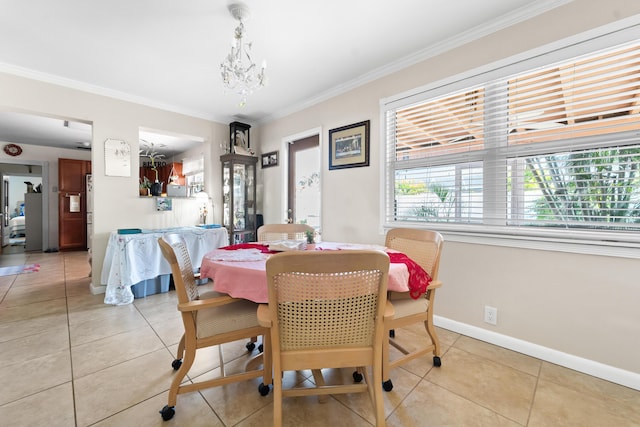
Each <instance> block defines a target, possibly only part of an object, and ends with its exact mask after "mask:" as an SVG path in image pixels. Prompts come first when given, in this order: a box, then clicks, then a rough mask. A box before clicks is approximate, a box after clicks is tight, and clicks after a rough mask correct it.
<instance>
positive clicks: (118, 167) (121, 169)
mask: <svg viewBox="0 0 640 427" xmlns="http://www.w3.org/2000/svg"><path fill="white" fill-rule="evenodd" d="M104 174H105V175H107V176H131V146H129V143H128V142H126V141H123V140H121V139H107V140H106V141H105V142H104Z"/></svg>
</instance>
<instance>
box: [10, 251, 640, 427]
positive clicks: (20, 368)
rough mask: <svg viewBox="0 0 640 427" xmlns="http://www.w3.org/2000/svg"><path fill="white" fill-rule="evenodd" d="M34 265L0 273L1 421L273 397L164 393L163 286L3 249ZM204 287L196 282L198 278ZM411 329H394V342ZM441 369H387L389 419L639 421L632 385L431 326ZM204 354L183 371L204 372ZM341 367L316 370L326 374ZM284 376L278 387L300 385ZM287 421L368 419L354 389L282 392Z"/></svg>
mask: <svg viewBox="0 0 640 427" xmlns="http://www.w3.org/2000/svg"><path fill="white" fill-rule="evenodd" d="M21 263H39V264H41V269H40V271H39V272H37V273H29V274H21V275H14V276H4V277H0V360H2V365H1V366H0V425H3V426H45V425H46V426H47V427H54V426H65V427H66V426H136V427H143V426H172V425H175V426H189V427H191V426H260V427H262V426H268V425H271V416H272V404H271V402H272V397H271V394H269V395H268V396H266V397H262V396H260V395H259V394H258V392H257V386H258V383H259V382H260V381H259V380H257V381H248V382H245V383H237V384H232V385H229V386H224V387H218V388H216V389H209V390H205V391H202V392H200V393H198V392H195V393H190V394H183V395H180V396H178V405H177V406H176V415H175V417H174V418H173V419H172V420H171V421H168V422H163V421H162V420H161V417H160V415H159V413H158V411H159V410H160V408H162V407H163V406H164V405H165V402H166V400H167V394H168V393H167V390H168V387H169V384H170V381H171V377H172V374H173V369H172V368H171V361H172V360H173V354H174V352H175V350H176V347H177V342H178V340H179V338H180V336H181V333H182V323H181V319H180V317H179V315H178V312H177V310H176V308H175V303H176V298H175V292H169V293H165V294H158V295H152V296H148V297H147V298H144V299H138V300H136V301H135V302H134V304H131V305H127V306H121V307H116V306H108V305H105V304H103V296H102V295H91V293H90V292H89V287H88V282H89V279H88V278H87V274H88V272H89V267H88V265H87V262H86V254H85V253H51V254H41V253H39V254H14V255H2V256H1V257H0V266H4V265H18V264H21ZM203 286H206V285H203ZM416 332H417V329H406V330H400V331H397V335H398V337H399V338H402V339H403V340H405V342H406V343H409V345H411V344H410V343H411V342H412V340H414V339H417V338H416V336H415V334H416ZM439 334H440V339H441V341H442V344H443V351H444V354H443V356H442V367H441V368H433V367H432V364H431V361H430V360H429V359H430V358H425V360H421V361H416V362H414V363H412V364H410V365H408V366H406V367H402V368H398V369H396V370H394V371H393V374H392V379H393V382H394V385H395V387H394V389H393V391H392V392H390V393H385V410H386V416H387V420H386V421H387V425H388V426H492V427H493V426H598V427H601V426H617V427H619V426H640V392H638V391H635V390H631V389H629V388H625V387H622V386H619V385H616V384H612V383H609V382H607V381H602V380H599V379H596V378H593V377H590V376H587V375H584V374H580V373H577V372H574V371H571V370H569V369H565V368H561V367H559V366H556V365H552V364H550V363H547V362H543V361H540V360H537V359H534V358H531V357H528V356H524V355H522V354H518V353H515V352H512V351H509V350H505V349H502V348H500V347H496V346H493V345H489V344H486V343H483V342H480V341H477V340H474V339H471V338H468V337H465V336H461V335H459V334H456V333H452V332H450V331H447V330H442V329H440V330H439ZM244 344H245V343H244V342H239V343H237V344H235V343H234V344H230V345H228V346H225V348H224V350H225V357H226V360H228V362H227V365H226V367H227V369H234V368H236V369H239V368H241V367H242V366H243V362H244V361H245V360H246V358H247V355H246V350H245V349H244ZM207 360H209V361H216V362H215V364H217V351H212V350H211V349H208V350H207V351H206V352H205V353H202V354H200V356H199V357H198V359H197V360H196V365H195V366H194V368H193V369H192V372H191V376H192V377H197V376H201V375H204V376H206V375H212V374H215V373H216V369H213V368H214V367H216V366H215V364H214V363H205V362H207ZM350 375H351V372H350V371H349V372H342V371H338V372H327V373H326V377H327V380H328V381H330V380H331V379H332V378H336V377H346V378H348V377H350ZM309 377H310V375H309V373H304V372H303V373H291V374H290V375H288V377H287V378H286V379H287V381H309V380H310V378H309ZM284 414H285V422H286V425H288V426H300V425H305V426H329V425H330V426H332V427H338V426H370V425H372V424H373V418H372V416H371V411H370V406H369V401H368V399H367V398H366V396H364V395H360V394H359V395H343V396H338V397H335V398H334V397H331V398H329V399H328V402H327V403H324V404H320V403H318V400H317V398H316V397H311V398H291V399H287V400H285V404H284Z"/></svg>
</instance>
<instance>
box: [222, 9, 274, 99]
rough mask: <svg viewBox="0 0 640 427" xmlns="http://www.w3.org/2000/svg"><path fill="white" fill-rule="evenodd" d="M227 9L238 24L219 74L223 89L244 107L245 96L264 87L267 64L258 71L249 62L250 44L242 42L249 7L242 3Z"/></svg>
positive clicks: (253, 64) (254, 65) (263, 64)
mask: <svg viewBox="0 0 640 427" xmlns="http://www.w3.org/2000/svg"><path fill="white" fill-rule="evenodd" d="M228 9H229V12H230V13H231V16H233V17H234V18H235V19H236V20H238V21H239V22H240V24H239V25H238V26H237V27H236V29H235V34H234V36H233V42H232V45H231V52H230V53H229V54H228V55H227V57H226V58H225V60H224V61H223V62H222V64H220V73H221V74H222V82H223V83H224V85H225V87H226V88H227V89H229V90H232V91H234V92H236V93H237V94H238V95H240V97H241V98H240V106H241V107H244V106H245V105H246V103H247V96H248V95H251V94H252V93H253V91H255V90H257V89H260V88H261V87H263V86H265V85H266V83H267V77H266V75H265V73H264V70H265V68H267V63H266V62H265V61H262V67H261V68H260V70H258V67H257V66H256V64H255V63H254V62H253V61H252V60H251V45H252V43H251V42H245V41H244V36H245V33H244V21H245V20H246V19H248V18H249V7H248V6H247V5H246V4H244V3H233V4H230V5H229V6H228Z"/></svg>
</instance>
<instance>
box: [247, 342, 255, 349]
mask: <svg viewBox="0 0 640 427" xmlns="http://www.w3.org/2000/svg"><path fill="white" fill-rule="evenodd" d="M245 347H246V348H247V351H253V349H254V348H256V344H255V343H254V342H248V343H247V345H245Z"/></svg>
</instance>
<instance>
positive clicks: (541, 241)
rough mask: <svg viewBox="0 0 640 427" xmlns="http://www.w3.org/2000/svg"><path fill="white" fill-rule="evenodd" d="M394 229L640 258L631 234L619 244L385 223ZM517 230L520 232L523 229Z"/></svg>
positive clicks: (585, 236)
mask: <svg viewBox="0 0 640 427" xmlns="http://www.w3.org/2000/svg"><path fill="white" fill-rule="evenodd" d="M393 227H408V228H416V229H422V228H428V229H431V230H436V231H439V232H440V233H442V234H443V235H444V236H445V240H446V241H449V242H459V243H470V244H477V245H492V246H502V247H511V248H521V249H534V250H541V251H555V252H567V253H575V254H583V255H598V256H610V257H616V258H632V259H640V241H634V240H635V239H633V238H631V237H630V236H629V235H627V236H625V237H627V239H625V241H616V240H615V239H611V240H608V239H607V240H603V236H596V233H585V232H582V233H581V232H575V233H572V234H574V235H575V238H567V237H566V235H565V236H561V235H560V234H561V233H554V232H552V231H543V232H538V233H535V232H534V231H533V230H531V231H529V233H528V234H524V233H523V234H507V233H508V231H511V232H512V233H515V232H516V230H508V231H505V230H503V229H496V230H492V227H482V228H483V230H482V231H479V230H477V229H476V230H474V229H464V227H459V226H458V227H452V226H447V225H443V224H434V223H429V224H425V225H423V226H418V225H416V224H411V225H409V224H401V223H396V224H385V229H388V228H393ZM517 231H519V232H521V230H517ZM525 233H526V232H525ZM536 234H537V235H536ZM597 237H600V239H597ZM606 237H609V236H605V238H606Z"/></svg>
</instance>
